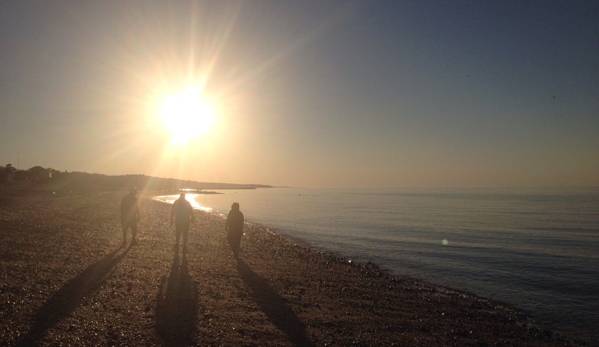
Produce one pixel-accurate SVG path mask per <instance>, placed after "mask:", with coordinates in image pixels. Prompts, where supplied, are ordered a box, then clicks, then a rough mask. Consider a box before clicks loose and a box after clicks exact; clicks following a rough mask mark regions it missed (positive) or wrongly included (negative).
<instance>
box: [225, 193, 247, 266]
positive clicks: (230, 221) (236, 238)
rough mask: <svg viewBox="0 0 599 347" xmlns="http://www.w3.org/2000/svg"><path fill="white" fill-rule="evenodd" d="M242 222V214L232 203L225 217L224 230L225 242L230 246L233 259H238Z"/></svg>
mask: <svg viewBox="0 0 599 347" xmlns="http://www.w3.org/2000/svg"><path fill="white" fill-rule="evenodd" d="M243 222H244V220H243V213H241V211H240V210H239V203H237V202H234V203H233V205H231V211H229V215H228V216H227V224H225V229H226V230H227V240H228V241H229V244H230V245H231V249H232V250H233V255H234V256H235V258H238V257H239V251H240V248H241V246H240V245H241V236H242V235H243Z"/></svg>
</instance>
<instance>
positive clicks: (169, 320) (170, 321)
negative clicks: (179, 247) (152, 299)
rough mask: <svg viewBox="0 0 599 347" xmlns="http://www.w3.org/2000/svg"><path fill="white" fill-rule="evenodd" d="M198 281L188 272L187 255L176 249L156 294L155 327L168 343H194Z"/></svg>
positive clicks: (176, 344) (169, 344) (179, 344)
mask: <svg viewBox="0 0 599 347" xmlns="http://www.w3.org/2000/svg"><path fill="white" fill-rule="evenodd" d="M197 307H198V291H197V285H196V283H195V282H194V280H193V278H192V277H191V275H190V274H189V267H188V264H187V257H186V254H185V252H184V253H183V254H182V257H181V262H180V263H179V252H178V251H176V253H175V257H174V259H173V265H172V266H171V272H170V273H169V275H168V278H167V277H166V276H163V277H162V279H161V281H160V287H159V288H158V294H157V297H156V330H157V332H158V335H160V337H162V339H163V340H164V342H165V344H166V345H167V346H188V345H193V344H195V342H194V340H195V339H196V337H195V328H196V322H197V312H198V310H197Z"/></svg>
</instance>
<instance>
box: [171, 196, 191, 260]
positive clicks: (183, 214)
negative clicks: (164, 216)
mask: <svg viewBox="0 0 599 347" xmlns="http://www.w3.org/2000/svg"><path fill="white" fill-rule="evenodd" d="M173 219H174V222H175V235H176V237H177V243H176V244H175V247H177V248H178V247H179V239H180V238H181V233H183V249H185V248H186V247H187V236H188V235H189V224H191V222H192V221H193V208H192V207H191V204H190V203H189V201H187V200H185V193H181V194H179V199H177V200H175V202H174V203H173V207H172V209H171V225H173Z"/></svg>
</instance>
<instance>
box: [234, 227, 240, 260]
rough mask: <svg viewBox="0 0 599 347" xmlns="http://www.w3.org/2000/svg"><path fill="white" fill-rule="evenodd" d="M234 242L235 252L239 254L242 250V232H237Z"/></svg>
mask: <svg viewBox="0 0 599 347" xmlns="http://www.w3.org/2000/svg"><path fill="white" fill-rule="evenodd" d="M233 244H234V252H235V254H236V255H239V252H240V251H241V232H237V233H235V238H234V239H233Z"/></svg>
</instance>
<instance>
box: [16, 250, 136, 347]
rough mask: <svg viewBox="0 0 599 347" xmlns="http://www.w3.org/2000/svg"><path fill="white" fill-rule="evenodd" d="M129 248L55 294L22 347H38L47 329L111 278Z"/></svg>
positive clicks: (35, 319)
mask: <svg viewBox="0 0 599 347" xmlns="http://www.w3.org/2000/svg"><path fill="white" fill-rule="evenodd" d="M130 248H131V247H129V248H127V249H125V250H124V251H123V252H122V253H121V254H118V253H119V251H120V250H121V249H122V247H119V248H118V249H116V250H114V251H112V252H110V253H108V254H106V255H105V256H104V257H103V258H102V259H100V260H99V261H97V262H96V263H94V264H92V265H90V266H88V267H87V268H86V269H85V270H83V272H81V273H80V274H79V275H77V277H75V278H73V279H71V280H69V281H68V282H67V283H66V284H65V285H64V286H62V288H60V289H59V290H58V291H56V292H55V293H54V294H53V295H52V296H51V297H50V298H49V299H48V300H47V301H46V303H45V304H44V305H42V307H40V309H39V310H38V311H37V312H36V313H35V315H34V316H33V325H32V327H31V330H30V331H29V332H28V333H27V334H26V335H25V336H24V337H23V339H22V340H21V341H20V343H19V346H31V345H35V343H36V341H37V340H39V339H40V338H41V337H42V336H44V334H45V333H46V331H47V330H48V329H50V328H52V327H54V326H55V325H56V324H58V323H59V322H60V321H62V320H63V319H65V318H66V317H67V316H68V315H69V314H70V313H71V312H73V310H74V309H75V308H76V307H77V306H79V304H81V301H83V298H84V297H85V296H86V295H88V294H89V293H91V292H92V291H94V290H95V289H96V288H97V287H98V286H99V285H100V284H101V283H102V282H103V281H104V280H105V279H106V278H107V277H108V276H110V274H111V273H112V272H113V271H114V270H115V269H116V266H117V264H118V263H120V262H121V261H122V260H123V258H124V257H125V255H126V254H127V253H128V252H129V249H130Z"/></svg>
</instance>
